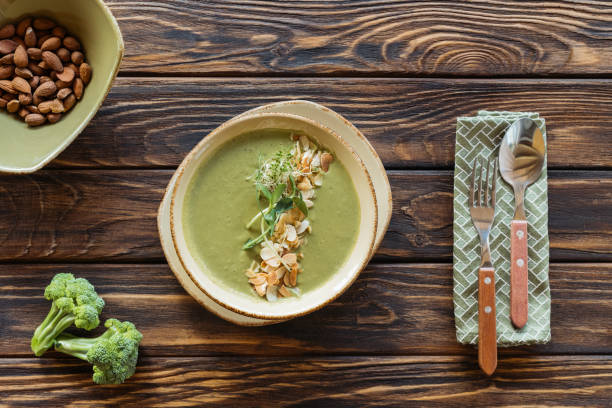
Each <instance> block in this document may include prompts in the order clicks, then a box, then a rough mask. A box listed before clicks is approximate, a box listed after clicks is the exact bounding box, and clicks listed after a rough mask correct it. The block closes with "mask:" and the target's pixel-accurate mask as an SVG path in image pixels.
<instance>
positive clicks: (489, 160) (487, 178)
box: [483, 157, 491, 207]
mask: <svg viewBox="0 0 612 408" xmlns="http://www.w3.org/2000/svg"><path fill="white" fill-rule="evenodd" d="M489 167H491V158H490V157H489V158H488V159H487V177H485V196H484V204H483V205H484V206H485V207H488V206H489Z"/></svg>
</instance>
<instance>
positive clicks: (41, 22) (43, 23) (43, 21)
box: [32, 18, 55, 31]
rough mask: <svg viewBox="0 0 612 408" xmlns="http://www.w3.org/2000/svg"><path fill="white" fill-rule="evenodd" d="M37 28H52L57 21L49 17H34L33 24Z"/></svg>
mask: <svg viewBox="0 0 612 408" xmlns="http://www.w3.org/2000/svg"><path fill="white" fill-rule="evenodd" d="M32 25H33V26H34V28H35V29H37V30H43V31H45V30H51V29H52V28H53V27H55V22H54V21H53V20H50V19H48V18H36V19H34V23H33V24H32Z"/></svg>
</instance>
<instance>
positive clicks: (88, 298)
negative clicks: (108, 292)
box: [31, 273, 104, 356]
mask: <svg viewBox="0 0 612 408" xmlns="http://www.w3.org/2000/svg"><path fill="white" fill-rule="evenodd" d="M45 298H46V299H48V300H51V301H53V303H52V304H51V310H49V313H48V314H47V317H46V318H45V320H44V321H43V322H42V323H41V324H40V326H38V327H37V328H36V330H35V331H34V335H33V336H32V342H31V346H32V351H33V352H34V354H36V355H37V356H41V355H42V354H44V352H45V351H47V350H48V349H49V348H51V347H52V346H53V342H54V341H55V338H56V337H57V336H59V335H60V333H62V332H63V331H64V330H66V329H67V328H68V327H70V326H72V324H74V325H75V326H76V327H78V328H81V329H86V330H92V329H95V328H96V327H98V325H99V324H100V319H99V315H100V312H101V311H102V308H103V307H104V300H102V298H101V297H99V296H98V294H97V293H96V291H95V289H94V287H93V285H92V284H91V283H89V282H88V281H87V280H86V279H83V278H78V279H75V277H74V275H72V274H71V273H58V274H57V275H55V276H54V277H53V279H52V280H51V283H50V284H49V286H47V288H46V289H45Z"/></svg>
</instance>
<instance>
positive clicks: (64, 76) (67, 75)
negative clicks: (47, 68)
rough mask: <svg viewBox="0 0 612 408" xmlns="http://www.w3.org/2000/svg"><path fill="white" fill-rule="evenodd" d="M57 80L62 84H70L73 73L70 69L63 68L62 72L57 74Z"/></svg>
mask: <svg viewBox="0 0 612 408" xmlns="http://www.w3.org/2000/svg"><path fill="white" fill-rule="evenodd" d="M81 66H82V65H81ZM57 79H59V80H60V81H62V82H68V83H69V82H72V80H73V79H74V71H73V70H72V68H68V67H65V68H64V72H60V73H59V74H57ZM83 82H85V81H83Z"/></svg>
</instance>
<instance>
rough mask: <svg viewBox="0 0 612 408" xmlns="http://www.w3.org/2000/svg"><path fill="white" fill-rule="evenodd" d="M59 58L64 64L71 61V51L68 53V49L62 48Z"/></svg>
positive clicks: (58, 53) (58, 51)
mask: <svg viewBox="0 0 612 408" xmlns="http://www.w3.org/2000/svg"><path fill="white" fill-rule="evenodd" d="M57 56H58V57H60V59H61V60H62V61H64V62H69V61H70V51H68V49H66V48H60V49H59V50H57Z"/></svg>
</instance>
